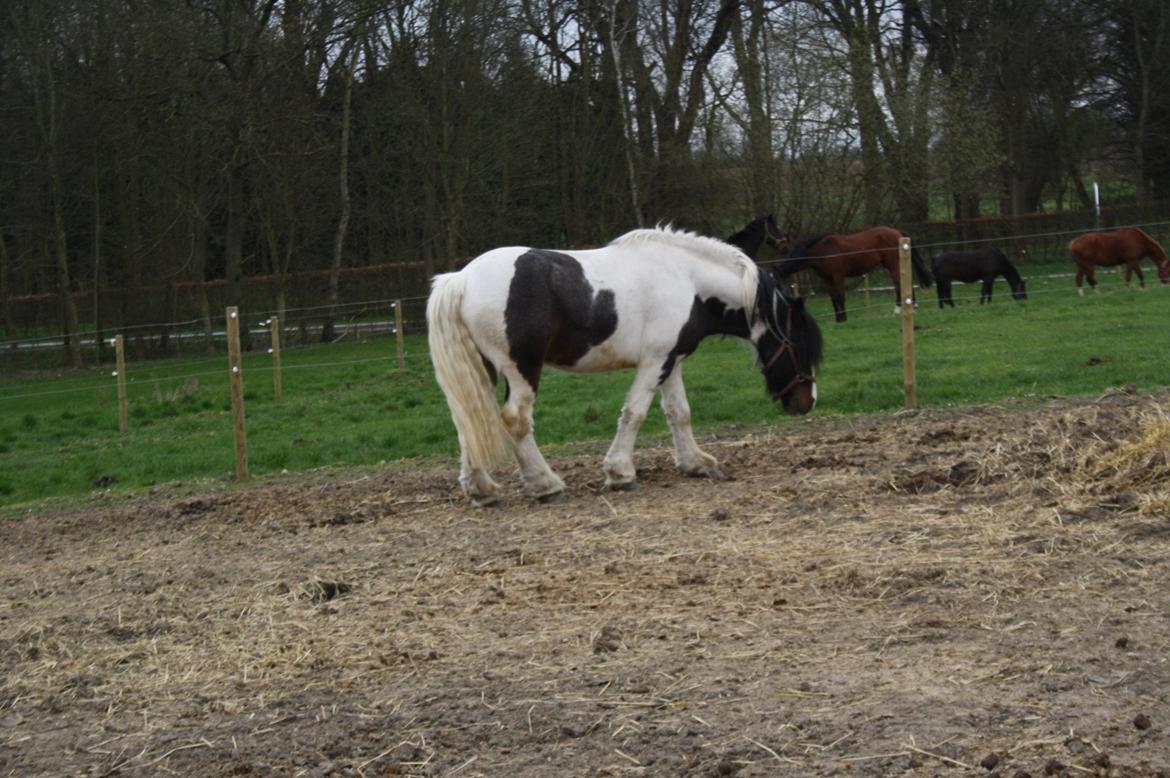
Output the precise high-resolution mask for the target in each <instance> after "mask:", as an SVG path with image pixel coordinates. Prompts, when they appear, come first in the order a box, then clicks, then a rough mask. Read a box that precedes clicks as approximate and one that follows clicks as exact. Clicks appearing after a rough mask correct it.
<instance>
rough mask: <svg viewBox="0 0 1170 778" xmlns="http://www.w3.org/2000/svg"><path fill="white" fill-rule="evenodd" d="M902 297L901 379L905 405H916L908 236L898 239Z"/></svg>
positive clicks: (912, 308)
mask: <svg viewBox="0 0 1170 778" xmlns="http://www.w3.org/2000/svg"><path fill="white" fill-rule="evenodd" d="M898 260H899V266H900V267H899V269H900V271H901V273H900V277H901V290H902V299H901V300H899V301H898V302H899V303H900V304H901V308H902V379H903V392H904V393H905V396H906V407H907V408H917V407H918V383H917V380H916V377H915V372H914V277H913V275H912V274H911V272H910V238H907V237H905V236H903V237H902V239H901V240H899V241H898Z"/></svg>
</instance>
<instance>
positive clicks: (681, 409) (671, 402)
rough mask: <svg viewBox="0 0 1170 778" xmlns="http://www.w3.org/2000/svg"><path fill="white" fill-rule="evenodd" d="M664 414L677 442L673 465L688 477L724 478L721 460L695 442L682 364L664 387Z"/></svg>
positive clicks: (676, 366)
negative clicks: (720, 465)
mask: <svg viewBox="0 0 1170 778" xmlns="http://www.w3.org/2000/svg"><path fill="white" fill-rule="evenodd" d="M662 412H663V413H664V414H666V422H667V424H669V425H670V434H671V437H673V438H674V461H675V463H676V464H677V465H678V468H679V470H681V471H683V472H684V473H686V474H687V475H693V476H705V477H707V478H718V479H721V478H723V471H722V470H720V469H719V462H718V460H716V459H715V457H713V456H711V455H710V454H708V453H707V452H705V451H703V450H702V449H700V448H699V444H698V443H696V442H695V435H694V432H693V431H692V430H691V406H690V403H688V402H687V392H686V389H685V388H684V387H683V380H682V365H681V364H678V365H675V367H674V370H672V371H671V372H670V375H669V376H667V378H666V381H665V382H664V383H663V384H662Z"/></svg>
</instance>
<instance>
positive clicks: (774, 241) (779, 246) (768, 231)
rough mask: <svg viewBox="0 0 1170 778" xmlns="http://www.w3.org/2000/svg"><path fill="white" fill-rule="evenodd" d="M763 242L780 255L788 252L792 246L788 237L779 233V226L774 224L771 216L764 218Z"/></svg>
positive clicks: (774, 221)
mask: <svg viewBox="0 0 1170 778" xmlns="http://www.w3.org/2000/svg"><path fill="white" fill-rule="evenodd" d="M764 241H765V242H767V243H768V245H770V246H772V247H773V248H775V249H776V250H777V251H779V252H781V253H784V252H785V251H788V247H789V246H791V245H792V241H790V240H789V239H788V236H787V235H785V234H784V233H783V232H781V231H780V226H779V225H778V224H776V220H775V219H773V218H772V214H768V215H767V216H765V217H764Z"/></svg>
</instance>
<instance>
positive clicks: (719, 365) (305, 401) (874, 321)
mask: <svg viewBox="0 0 1170 778" xmlns="http://www.w3.org/2000/svg"><path fill="white" fill-rule="evenodd" d="M875 283H877V279H875ZM1102 289H1103V290H1104V291H1103V293H1102V294H1100V295H1088V296H1086V297H1084V298H1079V297H1077V296H1076V295H1075V292H1074V291H1073V288H1072V281H1071V279H1069V278H1061V279H1052V280H1050V281H1044V280H1034V281H1032V282H1030V283H1029V295H1030V299H1029V300H1028V301H1027V302H1024V303H1014V302H1012V301H1011V299H1010V295H1009V294H1008V290H1007V287H1006V285H1005V284H1003V282H1002V281H1001V282H999V283H998V284H997V287H996V298H995V302H994V304H992V305H990V306H980V305H978V304H977V301H978V288H977V287H976V286H972V285H966V286H956V288H955V296H956V301H957V302H958V303H959V307H958V308H957V309H948V310H946V311H940V310H939V309H938V307H937V303H936V301H935V294H934V290H933V289H931V290H920V292H919V295H920V298H919V299H920V304H921V307H920V310H919V314H918V316H917V319H916V330H917V332H916V343H917V355H918V357H917V374H918V396H919V404H920V405H923V406H942V405H968V404H975V403H986V402H993V401H998V400H1003V399H1006V398H1031V397H1046V396H1052V395H1056V396H1072V395H1091V394H1096V393H1101V392H1103V391H1105V390H1107V389H1108V388H1110V387H1117V386H1121V385H1124V384H1134V385H1136V386H1137V388H1138V390H1139V391H1140V390H1144V389H1149V388H1152V387H1154V386H1166V385H1170V370H1168V369H1167V368H1168V365H1170V288H1167V287H1162V286H1161V285H1159V284H1157V283H1156V281H1155V282H1153V283H1152V284H1151V285H1150V287H1149V289H1148V290H1147V291H1138V290H1136V289H1134V290H1126V289H1124V288H1123V287H1122V285H1121V279H1120V276H1118V275H1116V274H1111V275H1105V276H1102ZM972 297H974V300H973V299H972ZM864 301H865V295H864V294H863V293H862V291H861V290H856V291H853V292H851V293H850V296H849V306H850V318H849V321H848V322H846V323H844V324H836V323H834V322H833V321H832V315H831V308H830V306H829V305H828V300H827V299H826V298H824V297H823V296H822V297H818V298H814V300H813V301H812V309H813V312H814V313H815V314H816V315H817V316H818V318H819V319H820V321H821V322H822V328H823V330H824V333H825V353H826V357H825V361H824V364H823V365H822V366H821V369H820V372H819V374H818V388H819V395H820V401H819V404H818V407H817V409H816V411H815V412H814V416H822V415H827V414H828V415H846V414H866V413H879V412H889V411H894V410H896V409H898V408H900V407H902V402H903V398H902V357H901V334H900V333H901V323H900V320H899V319H898V318H896V317H894V316H892V315H891V313H892V308H893V305H892V303H893V299H892V295H891V293H890V292H888V291H881V292H876V291H875V292H873V293H872V294H871V295H870V306H869V307H868V308H865V307H864ZM425 351H426V341H425V338H423V337H418V336H416V337H412V338H409V339H408V353H409V357H408V359H407V367H406V369H404V370H400V369H399V368H398V367H397V361H396V359H395V357H394V342H393V340H392V339H378V340H371V341H366V342H361V343H354V344H337V345H333V346H327V347H316V348H303V349H293V350H286V351H285V352H284V357H283V364H284V372H283V386H284V399H283V400H282V401H281V402H276V401H274V400H273V399H272V380H271V362H270V357H269V356H268V355H267V354H261V353H257V354H250V355H248V356H247V357H246V358H245V386H246V395H245V401H246V410H247V419H248V446H249V462H250V469H251V473H252V474H253V475H254V476H258V475H265V474H273V473H281V472H282V471H289V472H296V471H300V470H306V469H310V468H316V467H322V466H345V465H371V464H377V463H379V462H383V461H393V460H407V461H409V460H412V459H417V458H426V457H452V456H454V455H455V454H456V453H457V448H456V443H455V435H454V429H453V427H452V426H451V423H450V420H449V417H448V414H447V409H446V405H445V402H444V400H443V397H442V395H441V393H440V392H439V391H438V389H437V387H436V386H435V383H434V380H433V378H432V376H431V369H430V362H429V360H428V359H427V357H426V353H425ZM684 372H685V375H686V385H687V390H688V395H689V398H690V401H691V407H692V410H693V413H694V421H695V425H696V427H697V428H699V429H700V430H703V429H706V430H708V431H710V430H712V429H724V430H727V429H729V428H734V429H735V430H740V431H742V430H747V429H750V428H752V427H756V426H759V425H776V424H780V425H784V424H800V423H802V421H801V420H800V419H793V418H788V417H783V416H781V415H780V414H779V413H778V411H777V409H776V408H775V407H774V406H772V405H771V403H770V402H768V401H767V399H766V398H765V395H764V391H763V380H762V378H761V377H760V376H759V374H758V372H757V370H756V368H755V366H754V364H753V357H752V353H751V350H750V348H749V347H748V345H747V344H746V343H743V342H740V341H734V340H727V341H720V340H711V341H708V342H706V343H704V344H703V346H702V347H701V348H700V349H699V351H698V353H697V354H695V355H694V356H693V357H692V358H691V359H689V360H688V361H687V363H686V365H685V369H684ZM127 375H128V379H129V381H130V384H129V398H130V431H129V432H128V433H127V434H125V435H122V434H120V433H119V432H118V421H117V402H116V391H115V385H114V379H113V378H112V377H111V376H110V373H109V371H108V370H105V371H91V372H87V373H69V374H65V375H62V376H57V377H52V376H43V375H38V376H22V377H15V378H14V377H7V378H6V379H5V380H3V381H0V409H2V412H0V505H4V506H6V507H7V510H9V511H11V510H19V509H23V508H28V507H38V506H37V505H36V502H37V501H41V500H44V499H45V498H76V497H78V496H84V495H86V494H87V493H90V492H92V491H94V490H95V489H97V488H99V487H97V486H95V482H98V483H103V484H109V485H108V487H106V486H103V487H101V488H112V489H114V490H127V489H137V488H143V487H149V486H151V485H155V484H163V483H170V482H174V481H181V482H184V483H190V482H193V481H202V480H207V479H226V478H228V477H229V476H230V474H231V471H232V462H233V458H232V457H233V447H232V431H231V411H230V405H229V399H228V383H227V373H226V357H211V358H208V357H203V358H199V359H188V360H183V361H164V362H153V363H145V364H140V365H131V366H130V368H129V369H128V370H127ZM629 380H630V374H629V373H628V372H620V373H613V374H604V375H595V376H580V375H569V374H564V373H560V372H557V371H549V372H548V373H547V374H546V378H545V380H544V382H543V383H542V386H541V396H540V399H539V400H538V403H537V410H536V419H537V421H536V423H537V437H538V440H539V441H540V442H541V443H542V444H545V445H547V444H558V443H569V442H578V441H597V440H605V439H607V438H608V437H609V436H610V435H611V434H612V431H613V429H614V424H615V421H616V419H617V415H618V412H619V410H620V408H621V404H622V400H623V396H624V393H625V390H626V386H627V384H628V382H629ZM665 430H666V427H665V423H664V421H663V419H662V416H661V414H659V413H652V414H651V416H650V418H649V419H648V420H647V423H646V425H645V427H644V431H643V437H644V438H645V437H653V436H660V435H663V434H664V433H665Z"/></svg>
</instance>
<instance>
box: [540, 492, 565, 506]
mask: <svg viewBox="0 0 1170 778" xmlns="http://www.w3.org/2000/svg"><path fill="white" fill-rule="evenodd" d="M536 500H537V502H540V503H543V504H545V505H552V504H554V503H558V502H564V501H565V490H564V489H561V490H560V491H556V492H549V493H548V494H540V495H537V496H536Z"/></svg>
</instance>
